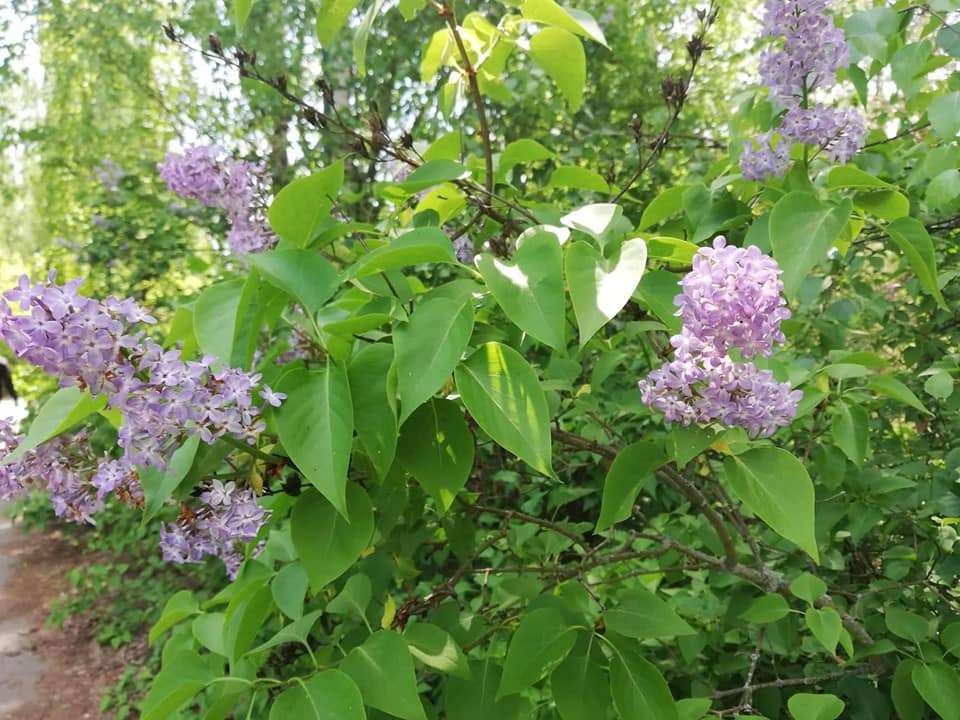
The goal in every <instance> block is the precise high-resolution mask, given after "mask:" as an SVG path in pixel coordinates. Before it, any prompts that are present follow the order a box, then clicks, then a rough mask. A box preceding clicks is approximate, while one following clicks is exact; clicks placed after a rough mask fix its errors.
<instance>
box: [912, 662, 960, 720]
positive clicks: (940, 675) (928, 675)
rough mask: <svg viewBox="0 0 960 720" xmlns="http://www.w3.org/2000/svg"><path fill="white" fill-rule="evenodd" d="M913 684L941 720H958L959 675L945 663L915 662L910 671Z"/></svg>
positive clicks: (959, 713) (959, 706) (959, 707)
mask: <svg viewBox="0 0 960 720" xmlns="http://www.w3.org/2000/svg"><path fill="white" fill-rule="evenodd" d="M910 675H911V677H912V678H913V686H914V687H915V688H916V689H917V692H918V693H920V696H921V697H922V698H923V699H924V700H925V701H926V703H927V705H929V706H930V707H932V708H933V709H934V710H935V711H936V712H937V714H938V715H939V716H940V718H941V720H960V677H958V676H957V671H956V669H955V668H952V667H950V666H949V665H947V664H946V663H942V662H935V663H930V664H929V665H925V664H923V663H916V664H915V665H914V666H913V670H912V671H911V673H910Z"/></svg>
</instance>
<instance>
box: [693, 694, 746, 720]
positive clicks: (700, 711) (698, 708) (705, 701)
mask: <svg viewBox="0 0 960 720" xmlns="http://www.w3.org/2000/svg"><path fill="white" fill-rule="evenodd" d="M711 704H712V703H711V701H710V698H685V699H683V700H677V713H678V714H679V715H680V720H700V718H702V717H704V716H705V715H706V714H707V712H708V711H709V710H710V705H711ZM740 717H750V716H749V715H741V716H740Z"/></svg>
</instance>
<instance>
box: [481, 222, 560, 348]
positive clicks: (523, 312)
mask: <svg viewBox="0 0 960 720" xmlns="http://www.w3.org/2000/svg"><path fill="white" fill-rule="evenodd" d="M477 269H478V270H479V271H480V274H481V275H482V276H483V279H484V281H485V282H486V284H487V287H489V288H490V290H491V292H493V296H494V298H496V300H497V303H498V304H499V305H500V307H502V308H503V311H504V312H505V313H506V314H507V317H508V318H510V319H511V320H512V321H513V322H514V323H516V325H517V326H518V327H519V328H520V329H521V330H523V331H524V332H526V333H529V334H530V335H532V336H533V337H535V338H536V339H537V340H539V341H540V342H542V343H545V344H547V345H549V346H550V347H552V348H554V349H557V350H562V349H563V348H564V347H566V342H565V338H564V323H565V322H566V303H565V301H564V297H563V253H562V251H561V249H560V243H559V241H558V240H557V237H556V235H553V234H552V233H549V232H545V231H539V232H536V233H534V234H533V235H531V236H530V237H528V238H527V239H526V240H525V241H524V243H523V244H522V245H521V246H520V247H519V248H518V249H517V252H516V253H515V254H514V257H513V261H512V262H511V261H508V260H501V259H499V258H496V257H494V256H493V255H480V257H479V258H477Z"/></svg>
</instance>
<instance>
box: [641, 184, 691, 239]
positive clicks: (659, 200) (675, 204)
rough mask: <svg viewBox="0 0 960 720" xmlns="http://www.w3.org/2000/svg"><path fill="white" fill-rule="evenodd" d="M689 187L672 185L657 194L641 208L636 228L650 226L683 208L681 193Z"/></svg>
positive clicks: (644, 228)
mask: <svg viewBox="0 0 960 720" xmlns="http://www.w3.org/2000/svg"><path fill="white" fill-rule="evenodd" d="M689 187H690V186H689V185H674V186H673V187H670V188H668V189H666V190H664V191H662V192H661V193H660V194H659V195H657V196H656V197H655V198H654V199H653V200H652V201H651V203H650V204H649V205H647V206H646V207H645V208H644V209H643V214H642V215H641V216H640V224H639V225H637V230H646V229H647V228H651V227H653V226H654V225H657V224H659V223H661V222H663V221H664V220H666V219H667V218H668V217H670V216H671V215H674V214H675V213H678V212H680V211H681V210H683V194H684V193H685V192H686V191H687V190H688V189H689Z"/></svg>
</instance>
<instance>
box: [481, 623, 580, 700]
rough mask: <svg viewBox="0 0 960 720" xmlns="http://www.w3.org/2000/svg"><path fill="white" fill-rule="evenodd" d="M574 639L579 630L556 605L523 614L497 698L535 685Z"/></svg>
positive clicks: (560, 657) (565, 653) (567, 650)
mask: <svg viewBox="0 0 960 720" xmlns="http://www.w3.org/2000/svg"><path fill="white" fill-rule="evenodd" d="M575 640H576V630H575V629H574V628H572V627H570V625H569V624H568V623H567V621H566V620H565V619H564V617H563V613H561V612H560V611H559V610H557V609H556V608H552V607H545V608H540V609H539V610H534V611H533V612H531V613H529V614H527V615H524V616H523V619H522V620H521V621H520V625H519V627H518V628H517V630H516V632H515V633H514V634H513V637H512V638H511V639H510V645H509V647H508V648H507V659H506V661H505V662H504V665H503V677H502V678H501V680H500V689H499V690H498V691H497V697H498V698H501V697H504V696H505V695H513V694H514V693H518V692H521V691H522V690H526V689H527V688H528V687H530V686H531V685H533V684H534V683H535V682H537V680H539V679H540V678H542V677H543V676H544V675H546V674H547V673H548V672H549V671H550V670H551V669H552V668H554V667H555V666H556V665H557V664H559V663H560V662H561V661H562V660H563V659H564V658H565V657H566V656H567V653H569V652H570V650H571V648H572V647H573V643H574V641H575Z"/></svg>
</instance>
